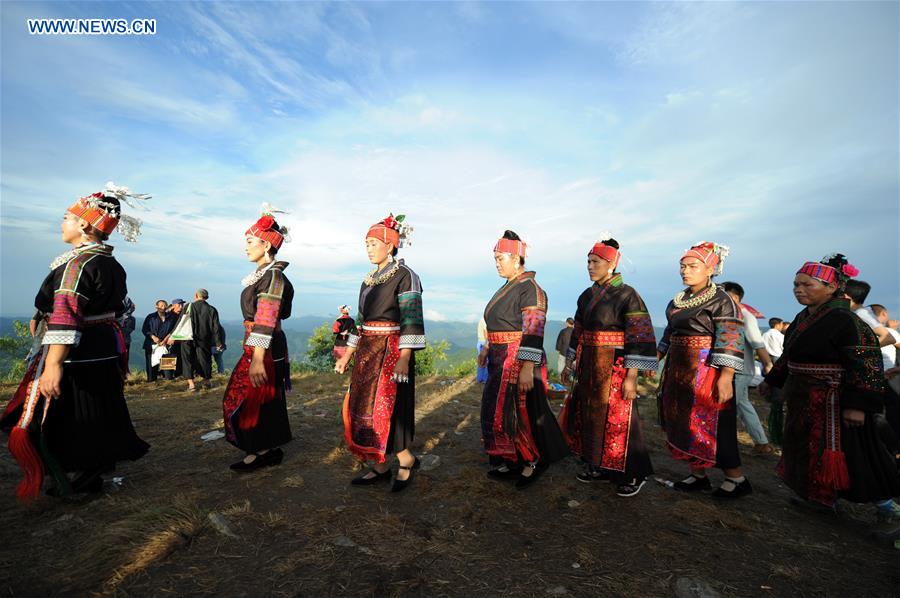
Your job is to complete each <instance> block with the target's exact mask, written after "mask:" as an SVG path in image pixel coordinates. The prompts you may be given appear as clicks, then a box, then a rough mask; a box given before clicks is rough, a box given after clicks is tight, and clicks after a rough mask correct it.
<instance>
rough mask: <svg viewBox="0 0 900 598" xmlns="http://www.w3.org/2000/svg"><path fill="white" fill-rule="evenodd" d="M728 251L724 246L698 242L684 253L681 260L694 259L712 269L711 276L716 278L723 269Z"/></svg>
mask: <svg viewBox="0 0 900 598" xmlns="http://www.w3.org/2000/svg"><path fill="white" fill-rule="evenodd" d="M728 253H729V249H728V247H726V246H725V245H719V244H718V243H711V242H709V241H700V242H699V243H694V244H693V245H692V246H691V248H690V249H688V250H687V251H685V252H684V255H682V256H681V259H684V258H686V257H694V258H697V259H698V260H700V261H701V262H703V263H704V264H706V265H707V266H710V267H712V268H713V276H717V275H719V274H721V273H722V271H723V270H724V269H725V258H726V257H728Z"/></svg>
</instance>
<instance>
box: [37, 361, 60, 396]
mask: <svg viewBox="0 0 900 598" xmlns="http://www.w3.org/2000/svg"><path fill="white" fill-rule="evenodd" d="M61 382H62V364H60V363H44V371H43V372H42V373H41V378H40V380H38V392H40V393H41V395H43V396H45V397H47V398H48V399H55V398H56V397H58V396H59V395H61V394H62V389H61V388H60V383H61Z"/></svg>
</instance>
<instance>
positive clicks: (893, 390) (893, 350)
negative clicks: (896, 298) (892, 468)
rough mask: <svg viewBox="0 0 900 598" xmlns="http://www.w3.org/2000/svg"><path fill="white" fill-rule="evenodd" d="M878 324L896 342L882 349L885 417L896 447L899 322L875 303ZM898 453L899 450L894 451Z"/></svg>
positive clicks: (898, 428)
mask: <svg viewBox="0 0 900 598" xmlns="http://www.w3.org/2000/svg"><path fill="white" fill-rule="evenodd" d="M869 307H870V308H871V309H872V313H874V314H875V317H876V318H877V319H878V322H879V323H880V324H881V325H882V326H884V327H885V329H887V331H888V334H890V335H891V338H892V339H893V340H894V344H892V345H886V346H884V347H881V359H882V361H883V362H884V375H885V378H886V379H887V384H886V388H885V393H884V417H885V419H886V420H887V423H888V424H889V425H890V427H891V431H892V432H893V434H894V438H895V442H894V445H896V444H898V442H900V368H898V367H897V357H898V354H900V332H898V331H897V321H896V320H891V319H890V314H889V313H888V310H887V309H886V308H885V307H884V306H883V305H878V304H877V303H874V304H872V305H870V306H869ZM894 450H895V452H897V449H896V448H895V449H894Z"/></svg>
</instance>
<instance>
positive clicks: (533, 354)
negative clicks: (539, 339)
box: [516, 346, 544, 363]
mask: <svg viewBox="0 0 900 598" xmlns="http://www.w3.org/2000/svg"><path fill="white" fill-rule="evenodd" d="M543 357H544V352H543V351H542V350H541V349H535V348H534V347H522V346H520V347H519V352H518V353H516V359H519V360H521V361H533V362H534V363H541V361H543Z"/></svg>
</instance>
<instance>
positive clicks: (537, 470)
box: [516, 463, 550, 490]
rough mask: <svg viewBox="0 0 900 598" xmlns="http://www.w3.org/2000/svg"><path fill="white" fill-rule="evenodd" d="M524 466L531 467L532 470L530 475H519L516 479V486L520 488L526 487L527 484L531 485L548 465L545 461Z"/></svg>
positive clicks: (523, 469)
mask: <svg viewBox="0 0 900 598" xmlns="http://www.w3.org/2000/svg"><path fill="white" fill-rule="evenodd" d="M525 467H528V468H530V469H532V470H533V471H532V472H531V475H529V476H526V475H520V476H519V479H518V480H516V488H518V489H520V490H521V489H522V488H527V487H528V486H531V485H532V484H534V483H535V482H536V481H537V479H538V478H539V477H541V474H543V473H544V472H545V471H547V468H548V467H550V466H549V465H547V464H546V463H538V464H536V465H531V464H528V465H526V466H525ZM522 471H525V468H522Z"/></svg>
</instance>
